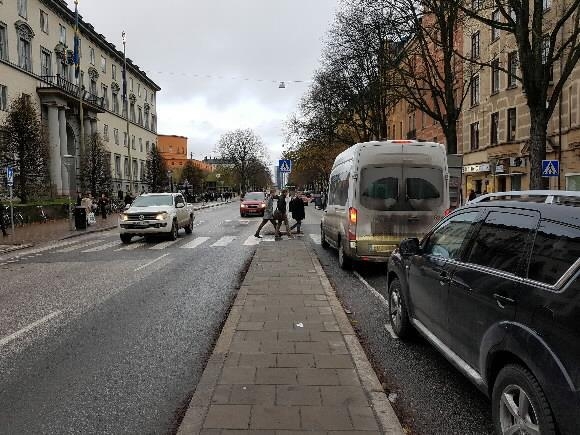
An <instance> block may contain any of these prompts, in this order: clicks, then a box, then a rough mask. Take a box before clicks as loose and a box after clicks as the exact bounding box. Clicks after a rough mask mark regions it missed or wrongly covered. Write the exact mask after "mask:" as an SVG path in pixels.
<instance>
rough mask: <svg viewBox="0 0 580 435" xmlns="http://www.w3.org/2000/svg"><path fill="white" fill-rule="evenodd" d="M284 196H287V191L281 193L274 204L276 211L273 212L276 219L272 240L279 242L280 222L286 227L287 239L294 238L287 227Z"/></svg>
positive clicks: (288, 226)
mask: <svg viewBox="0 0 580 435" xmlns="http://www.w3.org/2000/svg"><path fill="white" fill-rule="evenodd" d="M286 195H288V191H287V190H286V189H284V190H283V191H282V195H280V196H279V197H278V202H277V204H276V211H275V212H274V219H276V221H277V222H276V235H275V236H274V238H275V239H276V240H279V239H281V238H282V235H281V234H280V227H281V226H282V222H284V224H285V225H286V234H288V238H290V239H293V238H294V237H293V236H292V234H291V233H290V225H288V214H287V213H286Z"/></svg>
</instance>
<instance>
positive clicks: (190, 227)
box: [185, 216, 193, 234]
mask: <svg viewBox="0 0 580 435" xmlns="http://www.w3.org/2000/svg"><path fill="white" fill-rule="evenodd" d="M191 233H193V217H191V216H190V217H189V223H188V224H187V226H186V227H185V234H191Z"/></svg>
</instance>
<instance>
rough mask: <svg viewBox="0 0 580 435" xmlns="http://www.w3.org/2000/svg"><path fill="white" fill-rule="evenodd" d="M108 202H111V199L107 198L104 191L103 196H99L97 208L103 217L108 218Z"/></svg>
mask: <svg viewBox="0 0 580 435" xmlns="http://www.w3.org/2000/svg"><path fill="white" fill-rule="evenodd" d="M108 202H109V200H108V199H107V197H106V196H105V194H104V193H102V194H101V197H100V198H99V202H98V203H97V209H98V210H99V213H101V216H102V217H103V219H107V204H108Z"/></svg>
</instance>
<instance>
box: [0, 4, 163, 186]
mask: <svg viewBox="0 0 580 435" xmlns="http://www.w3.org/2000/svg"><path fill="white" fill-rule="evenodd" d="M73 6H74V5H73ZM121 30H122V29H119V39H120V37H121ZM74 31H75V13H74V11H73V10H71V9H69V7H68V5H67V3H66V2H65V1H63V0H4V1H0V126H1V125H2V124H3V122H4V121H5V119H6V114H7V110H8V109H9V106H10V102H11V100H12V99H14V98H17V97H19V96H20V95H22V94H25V95H28V96H29V97H30V98H32V100H33V102H35V103H36V106H37V107H38V109H39V111H40V114H41V118H42V121H43V123H44V124H45V125H46V126H47V129H48V137H49V146H50V159H51V163H50V177H51V183H52V185H53V190H54V191H55V192H56V193H57V194H58V195H68V194H74V193H75V192H77V190H78V189H79V188H80V185H79V167H80V156H81V154H82V150H81V145H82V144H84V142H85V141H84V140H82V141H81V140H80V137H81V130H84V136H85V138H86V137H87V136H88V135H91V134H93V133H99V134H100V136H101V138H102V140H103V142H104V144H105V146H106V148H107V150H108V152H109V156H110V161H111V170H112V175H113V186H112V189H113V190H115V191H117V190H123V191H133V192H139V191H143V190H146V189H147V186H146V184H145V181H144V175H145V162H146V158H147V153H148V151H149V149H150V148H151V147H153V146H155V145H156V144H157V134H156V130H157V112H156V98H157V92H158V91H160V87H159V86H158V85H157V84H155V83H154V82H153V81H152V80H151V79H150V78H149V77H147V75H146V74H145V73H144V72H143V71H142V70H140V69H139V67H138V66H137V65H136V64H134V63H133V61H131V59H127V73H126V78H127V104H124V102H123V98H122V89H123V64H124V55H123V51H120V50H118V49H117V48H116V47H115V45H113V44H111V43H109V42H107V40H106V39H105V37H104V36H103V35H102V34H100V33H98V32H97V31H96V30H95V29H94V27H93V26H92V25H91V24H89V23H88V22H86V21H84V20H83V19H82V17H80V18H79V34H80V74H79V77H78V78H76V77H75V71H74V69H75V66H74V65H72V62H71V59H72V54H73V46H74ZM127 51H128V53H130V46H127ZM127 106H128V108H127ZM127 109H128V110H127ZM81 113H82V119H81ZM127 117H128V118H129V119H128V121H129V122H128V123H127ZM81 123H82V129H81ZM127 124H128V126H127ZM69 156H72V157H69ZM129 168H131V174H132V177H131V179H132V181H133V184H132V185H130V182H129V172H130V171H129Z"/></svg>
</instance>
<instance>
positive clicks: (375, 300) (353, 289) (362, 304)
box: [303, 207, 493, 435]
mask: <svg viewBox="0 0 580 435" xmlns="http://www.w3.org/2000/svg"><path fill="white" fill-rule="evenodd" d="M307 215H308V217H307V220H306V221H305V223H306V225H304V226H303V227H304V231H305V232H306V233H311V234H313V235H312V236H311V237H309V239H310V240H311V241H312V243H313V244H314V247H315V251H316V253H317V255H318V257H319V258H320V261H321V263H322V265H323V268H324V270H325V272H326V274H327V275H328V277H329V279H330V281H331V283H332V284H333V286H334V288H335V289H337V292H338V295H339V298H340V300H341V302H342V303H343V305H344V306H345V308H347V309H348V310H349V311H350V312H351V315H350V318H351V320H352V322H353V326H354V327H355V330H356V331H357V334H358V336H359V339H360V341H361V343H362V344H363V347H364V348H365V351H366V353H367V355H368V357H369V359H370V360H371V361H372V363H373V365H374V367H375V371H376V372H377V375H378V376H379V379H381V381H382V382H383V383H385V384H386V387H387V390H388V393H392V394H393V395H391V398H392V399H393V401H394V403H393V405H394V408H395V411H396V412H397V414H398V417H399V419H400V420H401V422H402V423H403V425H404V426H405V427H407V428H408V429H410V432H411V433H413V434H421V435H431V434H445V435H447V434H461V435H465V434H488V433H493V427H492V425H491V412H490V405H489V402H488V401H487V399H486V398H485V396H483V395H482V394H481V393H480V392H479V391H478V390H477V389H476V388H475V387H474V386H473V385H472V384H471V383H470V382H468V381H467V380H466V379H465V378H464V377H463V376H462V375H461V374H460V373H459V372H458V371H457V370H456V369H455V368H454V367H452V366H451V365H450V364H449V363H448V362H447V361H446V360H445V359H444V358H443V357H442V356H441V355H440V354H439V353H438V352H437V351H436V350H435V348H433V347H432V346H431V345H430V344H429V343H427V342H426V341H425V340H423V339H422V338H420V337H417V338H415V339H413V340H411V341H406V342H402V341H400V340H398V339H395V338H393V337H392V336H391V335H390V333H389V332H388V331H387V330H386V329H385V325H386V324H387V323H388V310H387V307H386V305H385V303H384V300H382V298H380V296H379V297H377V294H376V293H375V292H373V290H371V288H372V289H374V290H376V291H377V292H379V293H383V295H384V294H385V289H386V277H385V266H384V265H378V266H364V265H357V266H355V269H354V271H350V272H345V271H343V270H341V269H340V268H339V267H338V261H337V254H336V251H334V250H332V249H329V250H324V249H322V247H321V246H320V237H319V236H318V234H319V233H320V226H319V225H320V217H321V216H322V212H321V211H318V210H316V211H315V210H314V207H308V208H307ZM315 234H316V235H315ZM361 279H362V280H364V281H366V283H367V284H368V285H367V284H364V283H363V282H362V280H361ZM369 287H370V288H369Z"/></svg>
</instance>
